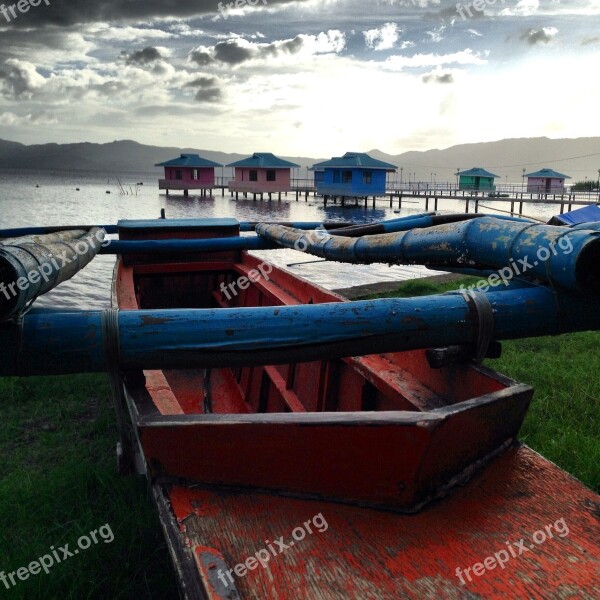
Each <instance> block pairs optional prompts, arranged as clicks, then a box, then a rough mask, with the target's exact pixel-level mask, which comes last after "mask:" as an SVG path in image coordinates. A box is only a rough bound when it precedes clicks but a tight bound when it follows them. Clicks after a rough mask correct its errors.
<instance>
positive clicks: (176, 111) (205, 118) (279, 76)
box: [0, 0, 600, 157]
mask: <svg viewBox="0 0 600 600" xmlns="http://www.w3.org/2000/svg"><path fill="white" fill-rule="evenodd" d="M22 2H25V4H22ZM28 2H31V3H32V4H27V3H28ZM236 4H237V8H236ZM473 4H475V6H476V7H477V8H478V9H479V10H477V9H476V8H475V6H473ZM20 5H21V6H22V7H24V8H26V12H20V11H19V9H18V6H15V5H13V3H12V1H11V0H8V1H6V0H4V4H3V5H1V6H0V138H3V139H8V140H13V141H18V142H22V143H26V144H35V143H46V142H57V143H66V142H82V141H90V142H102V143H103V142H111V141H113V140H119V139H133V140H135V141H138V142H141V143H145V144H151V145H159V146H177V147H196V148H205V149H210V150H221V151H225V152H240V153H247V152H254V151H269V152H274V153H276V154H283V155H287V156H313V157H324V156H334V155H335V156H338V155H340V154H342V153H344V152H346V151H348V150H351V151H368V150H369V149H373V148H378V149H379V150H382V151H384V152H388V153H390V154H399V153H401V152H404V151H408V150H428V149H432V148H446V147H449V146H453V145H456V144H462V143H472V142H484V141H493V140H498V139H504V138H513V137H538V136H548V137H551V138H575V137H583V136H600V119H599V118H598V107H599V106H600V60H599V59H600V33H599V32H600V0H476V1H475V2H473V3H471V2H463V3H459V4H458V5H457V3H456V1H445V0H373V1H370V2H367V1H359V0H320V1H317V0H294V1H292V0H234V2H233V3H232V5H231V6H228V3H227V2H224V3H221V2H215V1H213V0H21V3H20Z"/></svg>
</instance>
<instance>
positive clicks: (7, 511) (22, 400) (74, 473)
mask: <svg viewBox="0 0 600 600" xmlns="http://www.w3.org/2000/svg"><path fill="white" fill-rule="evenodd" d="M109 396H110V391H109V386H108V380H107V378H106V377H105V376H95V375H86V376H73V377H54V378H51V377H46V378H31V379H0V456H2V457H3V460H2V462H0V523H1V524H2V531H1V534H0V572H2V571H4V572H5V574H8V573H11V572H14V571H16V570H17V569H19V568H21V567H27V566H28V565H29V564H30V563H31V562H32V561H35V560H36V559H37V558H38V557H41V556H44V555H50V556H51V555H52V553H51V546H54V548H55V549H56V551H57V555H58V557H59V559H61V560H62V557H63V553H62V551H60V550H59V548H60V547H62V546H64V545H65V544H69V551H73V550H74V549H75V548H77V541H78V540H79V538H80V537H81V536H84V535H87V534H89V533H90V532H92V531H94V530H98V529H99V528H101V527H102V526H104V525H108V526H109V529H110V531H109V529H106V528H105V529H104V530H103V532H102V533H104V534H105V535H104V537H102V535H101V533H100V532H98V533H97V534H96V539H97V540H98V542H99V543H98V544H94V543H92V545H91V547H90V548H89V549H87V550H85V551H84V550H80V551H79V553H78V554H77V555H74V556H73V557H69V558H67V559H66V560H64V562H61V563H59V564H55V565H54V566H52V567H51V568H50V569H49V571H50V572H49V574H48V575H46V574H45V573H44V572H43V571H42V572H41V573H40V574H38V575H35V576H29V579H27V580H26V581H20V580H19V579H18V578H17V576H14V578H15V579H16V581H17V585H15V586H13V585H12V584H11V582H10V579H8V580H7V581H8V585H9V586H10V589H7V588H6V585H4V584H3V583H2V582H0V598H10V599H32V598H33V599H36V598H44V599H45V598H52V599H55V598H56V599H58V598H60V599H61V600H67V599H69V600H70V599H73V600H75V599H77V600H82V599H85V598H111V599H113V598H114V599H120V598H122V599H125V598H127V599H129V598H140V599H142V598H172V597H176V596H175V595H174V589H175V581H174V578H173V576H172V574H171V567H170V561H169V557H168V553H167V550H166V547H165V545H164V542H163V539H162V535H161V532H160V525H159V522H158V518H157V516H156V514H155V511H154V508H153V505H152V503H151V501H150V499H149V496H148V494H147V488H146V482H145V480H144V479H141V478H128V477H121V476H119V475H118V474H117V472H116V456H115V443H116V441H117V433H116V426H115V417H114V414H113V410H112V408H111V406H110V403H109V401H108V398H109ZM109 533H112V534H113V535H114V540H113V541H111V542H109V540H110V537H111V536H110V535H109ZM88 537H89V536H88ZM90 539H91V538H90ZM107 542H108V543H107ZM83 544H84V545H85V542H84V543H83ZM55 562H56V561H55ZM34 570H36V569H35V567H34ZM22 575H23V577H25V574H24V573H22Z"/></svg>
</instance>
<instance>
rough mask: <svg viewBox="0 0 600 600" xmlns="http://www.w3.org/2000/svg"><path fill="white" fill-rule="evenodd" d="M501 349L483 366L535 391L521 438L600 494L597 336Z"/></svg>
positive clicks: (508, 344) (415, 285)
mask: <svg viewBox="0 0 600 600" xmlns="http://www.w3.org/2000/svg"><path fill="white" fill-rule="evenodd" d="M476 282H477V279H475V278H472V277H469V278H467V277H465V278H461V279H459V280H457V281H452V282H445V283H442V284H436V283H435V282H433V281H432V280H428V281H424V282H420V281H419V280H413V281H408V282H405V283H403V284H400V285H399V287H398V290H397V291H395V292H390V293H386V294H381V295H379V296H369V297H370V298H374V297H380V298H381V297H388V298H389V297H411V296H422V295H427V294H436V293H442V292H446V291H449V290H455V289H458V288H459V287H460V286H461V285H464V286H465V287H468V286H469V285H471V284H473V283H476ZM502 348H503V352H502V357H501V358H499V359H497V360H488V361H487V362H486V364H487V366H489V367H490V368H493V369H495V370H497V371H499V372H501V373H504V374H505V375H507V376H509V377H511V378H513V379H515V380H517V381H520V382H523V383H527V384H529V385H531V386H533V388H534V390H535V394H534V397H533V402H532V405H531V408H530V409H529V413H528V415H527V417H526V419H525V423H524V424H523V428H522V429H521V434H520V438H521V440H522V441H523V442H525V443H526V444H527V445H528V446H530V447H531V448H533V449H534V450H536V451H537V452H539V453H540V454H542V455H543V456H545V457H546V458H548V459H549V460H551V461H552V462H554V463H556V464H557V465H558V466H560V467H561V468H563V469H564V470H565V471H568V472H569V473H571V474H572V475H574V476H575V477H577V478H578V479H580V480H581V481H582V482H583V483H585V484H586V485H587V486H589V487H590V488H592V489H593V490H594V491H596V492H600V352H599V349H600V332H599V331H586V332H582V333H571V334H568V335H562V336H548V337H540V338H529V339H523V340H508V341H505V342H503V343H502Z"/></svg>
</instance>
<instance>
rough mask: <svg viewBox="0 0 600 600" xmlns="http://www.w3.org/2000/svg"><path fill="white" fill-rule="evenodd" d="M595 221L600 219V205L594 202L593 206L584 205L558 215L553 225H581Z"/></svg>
mask: <svg viewBox="0 0 600 600" xmlns="http://www.w3.org/2000/svg"><path fill="white" fill-rule="evenodd" d="M595 221H600V206H599V205H597V204H592V205H591V206H584V207H583V208H578V209H577V210H572V211H571V212H568V213H564V214H563V215H556V216H555V217H554V218H553V219H552V221H551V223H552V224H553V225H579V224H581V223H593V222H595Z"/></svg>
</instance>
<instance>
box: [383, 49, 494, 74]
mask: <svg viewBox="0 0 600 600" xmlns="http://www.w3.org/2000/svg"><path fill="white" fill-rule="evenodd" d="M486 63H487V60H486V59H485V58H483V57H482V56H481V54H478V53H475V52H473V51H472V50H471V49H470V48H467V49H466V50H461V51H460V52H453V53H452V54H414V55H413V56H402V55H397V56H390V57H389V58H388V59H387V60H386V61H385V63H384V66H386V67H391V68H393V69H398V70H402V69H405V68H418V67H435V66H441V65H449V64H458V65H484V64H486Z"/></svg>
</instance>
